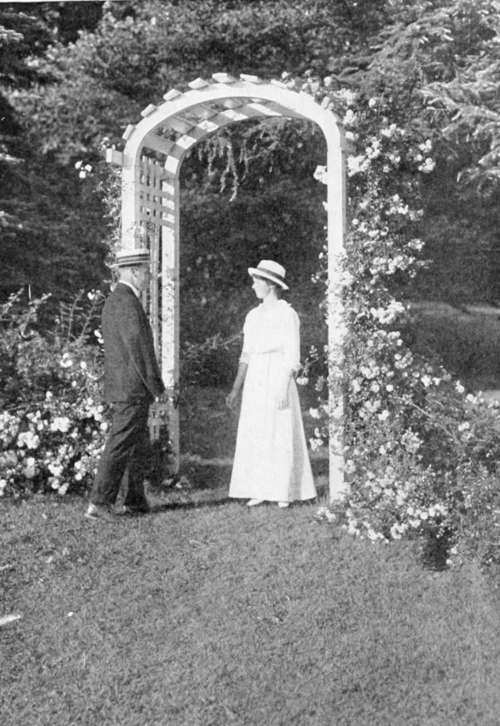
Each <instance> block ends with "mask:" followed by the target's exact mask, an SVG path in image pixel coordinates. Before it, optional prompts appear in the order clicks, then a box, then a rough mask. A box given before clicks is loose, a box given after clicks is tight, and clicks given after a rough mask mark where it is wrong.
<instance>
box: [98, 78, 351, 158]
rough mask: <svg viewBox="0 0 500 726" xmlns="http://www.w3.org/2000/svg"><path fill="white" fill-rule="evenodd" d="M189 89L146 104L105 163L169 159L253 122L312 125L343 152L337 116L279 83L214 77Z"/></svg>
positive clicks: (197, 79)
mask: <svg viewBox="0 0 500 726" xmlns="http://www.w3.org/2000/svg"><path fill="white" fill-rule="evenodd" d="M188 86H189V90H188V91H185V92H181V91H179V90H177V89H171V90H170V91H168V92H167V93H165V94H164V96H163V103H161V104H159V105H155V104H149V105H148V106H146V108H145V109H144V110H143V111H142V112H141V116H142V120H141V121H139V122H138V123H137V125H135V126H132V125H129V126H128V127H127V129H126V130H125V133H124V134H123V138H124V139H125V141H126V145H125V148H124V151H123V156H122V155H119V154H117V153H115V154H112V153H109V154H108V159H109V160H110V161H112V162H113V161H118V159H119V158H122V159H123V160H124V161H125V160H126V159H127V158H128V159H129V160H130V161H132V159H135V158H137V155H138V154H139V153H140V152H141V150H142V149H143V148H144V147H145V148H150V149H152V150H153V151H157V152H159V153H162V154H165V155H169V153H170V151H171V149H172V148H173V147H174V146H179V144H180V147H181V148H183V149H184V151H186V150H187V149H188V148H189V147H190V146H192V145H193V144H194V143H196V142H197V141H200V140H201V139H202V138H203V137H204V136H207V135H208V134H211V133H214V132H215V131H217V130H218V129H220V128H223V127H224V126H227V125H229V124H232V123H237V122H239V121H245V120H247V119H252V118H266V117H267V118H273V117H275V118H279V117H281V118H297V119H302V120H305V121H311V122H313V123H316V124H317V125H318V126H319V127H320V128H321V130H322V131H323V133H324V135H325V136H326V137H327V139H328V138H329V139H331V140H332V141H333V142H334V143H335V145H336V146H338V147H340V148H341V149H342V150H344V149H345V148H346V144H345V139H344V134H343V130H342V126H341V123H340V121H339V119H338V117H337V116H336V114H335V113H334V112H333V111H331V110H330V109H326V108H324V107H323V106H321V105H320V104H319V103H317V102H316V101H315V100H314V98H313V97H312V96H310V95H309V94H308V93H305V92H303V91H294V90H292V89H290V88H288V87H287V86H286V85H285V84H284V83H282V82H281V81H276V80H272V81H264V80H262V79H260V78H259V77H257V76H251V75H246V74H241V75H240V76H239V78H235V77H233V76H231V75H229V74H228V73H214V74H213V75H212V79H211V80H210V81H207V80H204V79H203V78H196V79H195V80H193V81H191V82H190V83H189V84H188Z"/></svg>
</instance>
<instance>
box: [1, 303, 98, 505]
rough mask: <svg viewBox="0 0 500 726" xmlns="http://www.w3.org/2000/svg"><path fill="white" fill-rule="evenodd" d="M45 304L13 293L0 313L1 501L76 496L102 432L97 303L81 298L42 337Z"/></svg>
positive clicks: (86, 477) (88, 475) (92, 463)
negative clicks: (0, 384)
mask: <svg viewBox="0 0 500 726" xmlns="http://www.w3.org/2000/svg"><path fill="white" fill-rule="evenodd" d="M46 300H47V298H46V297H45V298H41V299H38V300H33V301H26V300H25V299H24V297H23V295H22V294H21V293H18V294H16V295H12V296H11V297H10V298H9V299H8V300H7V302H6V303H4V304H3V305H2V307H1V308H0V328H1V332H2V335H1V337H0V377H1V378H2V380H3V381H5V385H4V388H3V391H2V393H1V394H0V395H1V397H2V400H1V404H2V405H1V408H0V442H1V446H0V495H1V496H5V495H12V496H13V497H19V496H22V495H25V494H28V493H31V492H35V491H37V492H44V491H56V492H58V493H59V494H65V493H66V492H67V491H68V490H71V491H79V490H83V489H84V488H86V487H87V485H88V484H89V481H90V480H91V478H92V476H93V474H94V470H95V465H96V460H97V458H98V456H99V454H100V451H101V449H102V445H103V438H104V435H105V432H106V429H107V423H106V421H105V420H104V414H105V411H104V406H103V405H102V404H101V402H100V401H101V395H100V377H101V357H102V352H101V346H100V333H99V332H98V330H97V328H95V321H96V314H97V311H98V309H99V306H100V303H101V296H100V294H99V293H89V294H88V296H84V295H83V293H81V294H80V295H79V296H78V297H77V299H76V300H75V302H74V303H73V304H72V305H70V306H61V308H60V314H59V316H58V317H57V318H56V319H55V320H54V321H53V325H52V326H51V325H48V324H47V323H48V321H45V323H46V325H45V330H44V329H43V328H42V327H41V325H40V318H41V314H42V315H43V310H44V303H45V302H46ZM92 338H93V339H94V340H92Z"/></svg>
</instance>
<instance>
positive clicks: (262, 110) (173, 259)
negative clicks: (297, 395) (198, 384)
mask: <svg viewBox="0 0 500 726" xmlns="http://www.w3.org/2000/svg"><path fill="white" fill-rule="evenodd" d="M189 87H190V90H189V91H186V92H185V93H182V92H180V91H177V90H171V91H169V92H168V93H166V94H165V95H164V97H163V98H164V102H163V103H162V104H161V105H158V106H156V105H149V106H147V108H145V109H144V111H142V114H141V115H142V116H143V119H142V120H141V121H140V122H139V123H138V124H137V125H136V126H133V125H130V126H128V127H127V129H126V131H125V133H124V135H123V138H124V139H125V140H126V144H125V148H124V150H123V152H118V151H116V150H115V149H109V150H108V153H107V160H108V161H109V162H111V163H114V164H118V165H119V166H121V169H122V212H121V221H122V232H121V235H122V239H121V245H122V247H123V248H135V247H139V246H144V245H147V246H148V247H149V249H150V250H151V267H152V272H153V275H152V279H153V283H152V288H151V294H150V296H149V314H150V319H151V323H152V327H153V332H154V336H155V344H156V347H157V352H158V356H159V359H160V361H161V369H162V374H163V379H164V381H165V383H166V385H167V389H168V391H169V394H170V397H169V398H170V401H171V403H170V405H169V411H168V418H169V429H170V436H171V440H172V444H173V449H174V454H175V456H176V457H177V459H178V454H179V418H178V412H177V410H176V405H175V401H176V391H177V385H178V372H179V245H180V232H179V205H180V193H179V172H180V168H181V164H182V160H183V158H184V155H185V154H186V152H187V151H188V149H190V148H191V147H192V146H193V145H194V144H196V143H197V142H198V141H200V140H202V139H203V138H205V137H206V136H208V135H209V134H213V133H215V132H217V131H218V130H219V129H221V128H223V127H224V126H228V125H230V124H235V123H238V122H241V121H246V120H248V119H258V118H272V117H285V118H295V119H302V120H307V121H312V122H314V123H316V124H317V125H318V126H319V127H320V129H321V131H322V132H323V134H324V137H325V139H326V146H327V159H326V160H325V161H326V169H327V172H326V176H325V180H324V181H325V182H326V184H327V204H326V210H327V224H328V276H329V296H328V297H329V308H328V311H329V314H328V317H329V321H328V322H329V325H328V329H329V333H328V346H329V351H330V356H329V357H330V370H331V373H332V380H335V381H338V379H339V377H338V370H341V368H342V335H343V314H342V295H341V284H340V274H341V264H340V263H341V257H342V253H343V238H344V226H345V183H344V178H345V173H344V153H345V143H344V137H343V133H342V128H341V126H340V123H339V120H338V119H337V117H336V116H335V114H334V113H332V111H330V110H327V109H325V108H323V107H322V106H320V105H319V104H318V103H316V102H315V101H314V99H313V98H312V97H311V96H310V95H309V94H306V93H297V92H296V91H293V90H290V89H289V88H287V87H286V86H285V85H284V84H283V83H281V82H279V81H271V82H269V83H268V82H264V81H262V80H261V79H259V78H257V77H255V76H248V75H241V76H239V78H233V77H231V76H229V75H227V74H225V73H216V74H214V75H213V76H212V79H211V81H206V80H203V79H197V80H195V81H193V82H192V83H190V84H189ZM251 263H255V260H249V264H251ZM330 410H331V418H330V421H331V424H330V451H329V456H330V497H331V499H334V498H336V497H338V496H341V495H342V493H343V492H344V489H345V482H344V473H343V469H344V467H343V436H342V434H343V431H342V420H343V403H342V395H341V391H340V386H337V390H335V387H332V386H331V392H330Z"/></svg>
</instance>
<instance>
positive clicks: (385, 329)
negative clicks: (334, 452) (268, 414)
mask: <svg viewBox="0 0 500 726" xmlns="http://www.w3.org/2000/svg"><path fill="white" fill-rule="evenodd" d="M288 83H289V85H290V87H293V88H296V87H297V84H298V82H297V81H296V80H289V81H288ZM299 87H300V88H301V90H305V91H307V92H309V93H312V94H313V95H314V96H315V98H316V99H317V100H318V101H320V102H321V103H322V104H323V105H324V106H326V107H329V108H332V109H333V110H334V111H336V113H337V114H338V115H339V116H340V118H341V120H342V121H343V125H344V128H345V129H346V136H347V139H348V141H349V143H350V145H351V151H350V154H349V155H348V157H347V175H348V181H349V186H348V214H349V224H348V228H349V231H348V233H347V236H346V249H345V257H344V259H343V279H342V284H343V291H344V305H345V324H346V330H345V345H344V356H345V364H344V367H343V369H342V370H340V369H339V368H338V367H336V365H335V359H332V364H331V369H330V370H331V373H332V375H331V379H330V381H329V385H327V381H326V380H325V378H324V377H320V378H319V379H318V380H317V381H316V389H317V391H318V394H319V401H318V406H317V408H315V409H313V410H312V411H311V414H312V415H313V417H315V418H316V419H317V427H316V430H315V437H314V438H313V440H312V441H311V445H312V447H313V449H314V448H317V447H319V446H322V445H324V444H325V443H326V442H327V440H328V427H329V421H328V411H329V408H328V402H327V398H328V391H329V390H330V391H332V392H333V394H334V397H335V396H339V395H342V397H343V399H344V414H343V416H344V417H343V420H342V426H343V431H344V441H343V444H344V456H345V471H346V475H347V477H348V479H349V483H350V491H349V493H348V494H347V495H346V497H345V499H344V501H343V502H342V503H341V505H340V507H337V508H336V512H337V515H338V516H340V517H341V519H342V521H343V523H344V526H345V527H346V529H347V531H348V532H350V533H351V534H353V535H358V536H366V537H369V538H370V539H373V540H385V541H389V540H391V539H399V538H401V537H402V536H408V535H417V534H420V535H425V537H426V538H427V541H428V544H429V543H430V544H432V543H434V544H436V543H438V544H439V543H442V542H443V541H444V542H445V545H446V547H445V549H446V550H447V553H448V561H449V562H456V561H461V560H462V559H463V558H464V557H466V556H467V557H470V556H476V557H478V558H479V559H480V560H481V561H482V562H492V561H496V560H497V559H498V560H499V561H500V532H499V531H498V530H496V529H495V527H496V518H495V516H494V513H495V510H496V509H498V510H499V512H500V495H499V492H498V487H497V486H496V485H495V481H496V466H497V461H498V459H499V456H500V443H499V436H498V412H497V410H496V404H488V403H486V402H485V401H483V400H482V398H481V396H480V395H478V396H473V395H471V394H467V392H466V391H465V389H464V387H463V386H462V385H461V383H460V382H459V381H455V380H453V379H452V377H451V376H450V375H449V374H448V373H447V372H446V371H445V370H444V368H443V367H442V366H439V365H436V364H435V363H431V362H429V361H427V360H425V359H424V358H422V357H421V356H418V355H416V354H414V353H413V352H412V350H411V349H410V348H409V347H408V345H407V344H406V342H405V340H404V338H403V335H402V333H401V332H400V328H402V327H403V324H404V322H405V316H406V312H407V303H406V302H405V301H404V293H405V288H407V287H408V286H409V285H410V284H411V281H412V280H413V279H414V278H415V276H416V275H417V274H418V273H419V271H420V270H422V269H423V268H425V266H426V265H427V262H426V261H425V259H424V258H423V256H422V255H423V249H424V242H423V241H422V240H420V239H419V238H418V236H417V232H418V221H419V219H420V218H421V216H422V209H421V208H420V207H419V201H420V199H421V183H422V179H423V178H424V177H425V175H427V174H430V173H432V171H433V169H434V167H435V161H434V159H433V157H432V149H433V142H432V140H431V138H429V137H426V136H425V135H423V134H422V127H421V125H420V124H415V125H414V126H412V124H411V122H408V121H406V122H405V124H404V125H402V126H399V125H398V124H397V123H395V122H393V121H391V120H390V109H389V108H388V107H387V106H385V107H384V104H386V102H385V101H384V99H382V98H375V97H367V96H363V94H361V93H360V94H356V93H354V92H352V91H351V90H348V91H346V90H344V89H337V90H332V83H331V79H329V78H327V79H324V80H323V81H319V80H318V79H314V78H312V77H309V78H308V79H306V80H305V81H301V82H300V84H299ZM316 178H317V179H318V180H319V181H322V179H323V178H324V170H321V169H319V170H317V174H316ZM325 261H326V251H325V253H323V262H325ZM316 279H317V281H318V283H320V284H321V283H325V284H326V265H323V269H322V270H320V272H319V273H318V275H317V276H316ZM399 297H401V298H402V299H401V300H400V299H398V298H399ZM327 353H328V351H326V350H325V351H324V354H325V356H326V355H327ZM330 354H331V352H330ZM317 358H318V354H317V352H315V353H314V355H312V356H311V357H310V360H309V366H311V367H312V368H314V366H315V365H316V362H317ZM334 404H335V401H334ZM322 513H323V516H324V517H325V518H326V519H328V520H329V521H331V520H332V519H333V517H332V516H331V510H327V509H325V508H323V509H322ZM497 539H498V540H499V542H497Z"/></svg>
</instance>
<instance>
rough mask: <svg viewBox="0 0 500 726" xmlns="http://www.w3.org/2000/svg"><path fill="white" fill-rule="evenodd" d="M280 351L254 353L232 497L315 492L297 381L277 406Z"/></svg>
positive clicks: (287, 497) (287, 498) (276, 498)
mask: <svg viewBox="0 0 500 726" xmlns="http://www.w3.org/2000/svg"><path fill="white" fill-rule="evenodd" d="M282 361H283V358H282V355H281V353H279V352H273V353H260V354H253V355H250V360H249V362H248V368H247V373H246V378H245V384H244V388H243V396H242V401H241V413H240V420H239V423H238V436H237V439H236V451H235V455H234V464H233V471H232V475H231V484H230V487H229V496H230V497H236V498H245V499H264V500H265V501H271V502H293V501H296V500H302V499H313V498H314V497H315V496H316V488H315V486H314V481H313V476H312V471H311V464H310V462H309V456H308V453H307V445H306V439H305V435H304V425H303V423H302V413H301V410H300V402H299V396H298V392H297V386H296V384H295V381H294V380H293V379H292V380H291V381H290V385H289V389H288V390H289V407H288V408H286V409H283V410H280V409H278V407H277V397H278V386H279V384H280V381H281V380H282V376H283V362H282Z"/></svg>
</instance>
